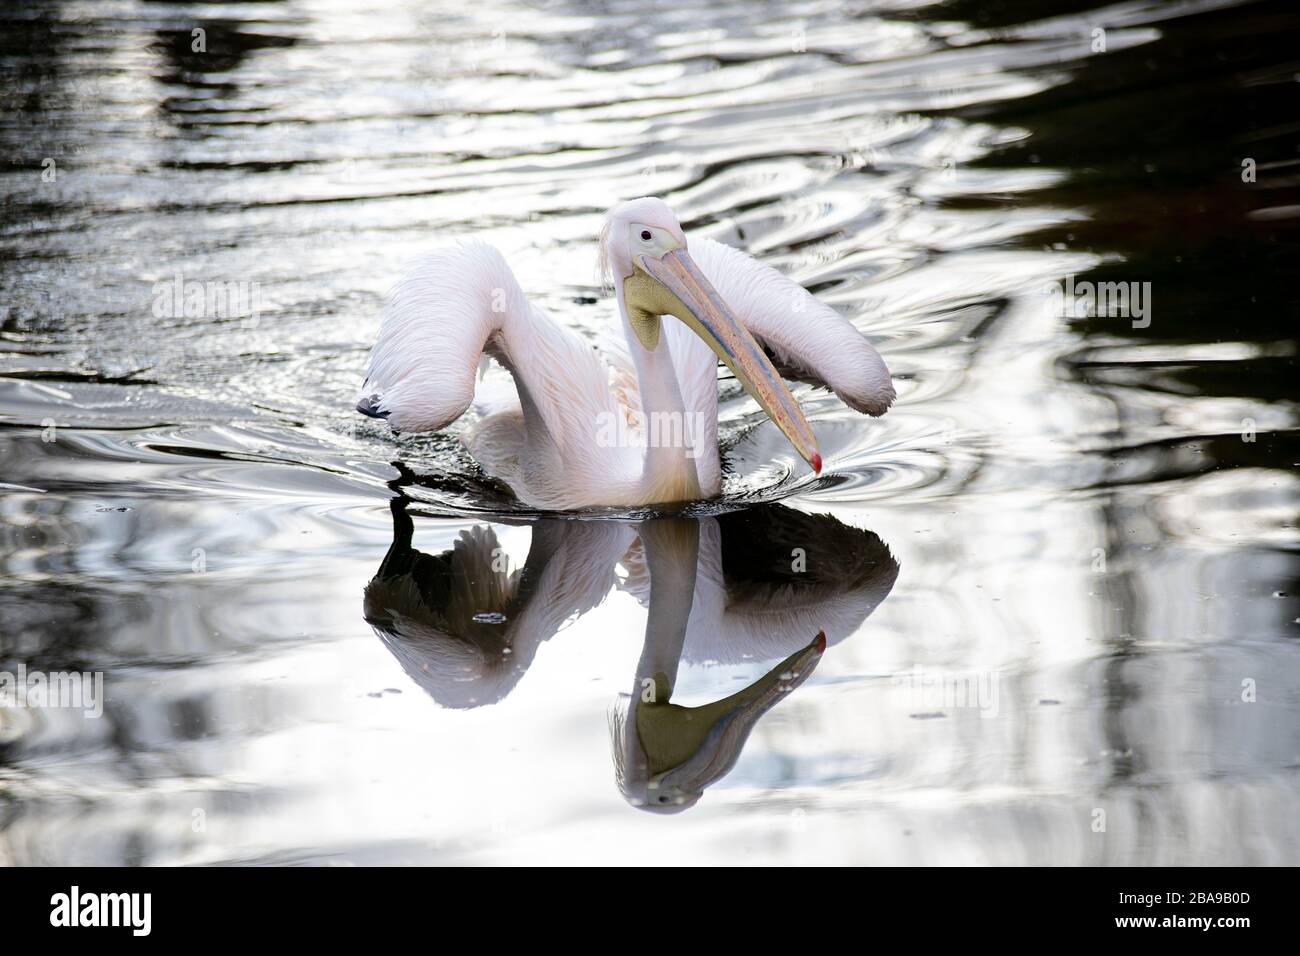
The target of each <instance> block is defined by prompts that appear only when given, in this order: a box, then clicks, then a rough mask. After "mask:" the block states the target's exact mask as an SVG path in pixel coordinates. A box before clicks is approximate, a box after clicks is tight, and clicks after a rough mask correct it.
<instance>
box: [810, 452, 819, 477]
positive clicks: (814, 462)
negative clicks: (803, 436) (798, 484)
mask: <svg viewBox="0 0 1300 956" xmlns="http://www.w3.org/2000/svg"><path fill="white" fill-rule="evenodd" d="M809 464H811V465H812V469H813V474H815V475H820V474H821V473H822V456H821V455H820V454H818V453H817V452H813V456H812V461H811V462H810V463H809Z"/></svg>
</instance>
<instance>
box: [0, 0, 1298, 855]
mask: <svg viewBox="0 0 1300 956" xmlns="http://www.w3.org/2000/svg"><path fill="white" fill-rule="evenodd" d="M1099 30H1100V31H1102V32H1100V33H1098V32H1097V31H1099ZM195 31H200V32H199V33H196V32H195ZM200 38H201V40H202V42H201V43H198V44H197V45H198V46H201V47H202V49H201V50H199V49H196V43H197V41H198V40H199V39H200ZM1099 41H1100V44H1099ZM1298 41H1300V23H1298V22H1297V18H1296V16H1295V13H1294V11H1293V10H1292V9H1291V6H1290V5H1289V4H1288V3H1285V2H1274V3H1270V2H1260V3H1245V2H1242V3H1232V2H1214V0H1190V2H1180V3H1172V4H1167V3H1156V2H1141V0H1137V2H1124V3H1117V4H1113V5H1109V6H1096V5H1095V3H1089V2H1069V3H1056V4H1053V3H1046V2H1041V0H1016V2H1002V3H989V2H978V3H976V2H966V0H954V2H949V3H945V4H935V5H927V4H924V3H918V2H908V0H896V2H890V0H886V2H860V3H839V2H830V0H823V2H817V0H809V2H796V3H793V4H792V3H767V2H757V0H755V2H744V3H741V2H734V3H723V4H711V3H703V2H698V0H692V2H688V3H686V4H684V5H680V4H679V5H675V6H668V7H656V8H655V9H654V10H653V11H647V8H646V6H645V5H644V4H641V3H631V2H624V0H609V2H591V3H587V2H578V0H534V2H531V3H529V2H523V0H520V2H509V0H485V2H483V3H478V4H474V5H472V6H471V7H470V8H468V9H467V8H465V6H464V5H462V4H453V3H444V2H410V3H401V2H392V3H390V2H384V3H380V2H378V0H371V2H369V3H366V2H362V3H354V2H342V0H284V2H261V3H257V2H255V3H214V4H181V3H165V2H161V3H160V2H144V0H107V2H96V3H91V2H63V3H42V4H37V3H18V4H10V5H9V6H8V7H7V8H6V11H5V12H4V13H3V14H0V95H2V97H3V100H2V102H0V106H3V119H2V120H0V142H2V143H3V146H4V149H3V159H2V160H0V162H2V165H0V426H3V427H2V428H0V483H2V484H0V581H2V583H3V589H2V590H0V670H7V671H10V672H13V671H15V670H16V669H17V668H18V666H19V665H20V664H21V665H23V666H25V667H26V668H28V669H29V670H33V671H42V672H56V671H86V672H98V673H102V674H103V675H104V688H105V697H106V701H105V706H104V713H103V715H102V717H99V718H86V717H84V716H83V715H82V714H81V713H80V712H77V711H72V710H58V709H37V708H7V709H2V710H0V862H5V863H11V864H57V863H65V864H115V863H125V864H204V863H259V862H311V863H321V862H357V863H379V862H383V863H417V862H418V863H453V862H469V863H501V862H512V863H513V862H587V861H590V862H610V863H634V864H643V863H665V862H673V863H717V862H755V863H814V862H817V863H841V862H857V863H902V864H920V863H927V864H928V863H946V864H967V863H978V864H1010V863H1032V864H1042V863H1049V864H1112V863H1114V864H1120V863H1126V864H1147V863H1164V864H1170V863H1173V864H1207V863H1227V864H1246V863H1249V864H1271V863H1289V864H1295V863H1297V862H1300V835H1298V834H1297V830H1296V827H1295V824H1294V821H1295V819H1296V817H1297V813H1298V811H1300V791H1298V789H1297V769H1298V768H1300V719H1298V718H1300V647H1297V643H1296V641H1297V635H1298V634H1300V601H1298V600H1297V598H1296V596H1295V595H1296V593H1297V592H1296V577H1297V573H1296V572H1297V544H1298V542H1300V536H1298V535H1297V528H1296V505H1297V497H1298V494H1297V492H1298V491H1300V488H1298V485H1300V482H1298V481H1297V474H1296V465H1297V462H1298V461H1300V443H1298V441H1297V434H1298V432H1297V430H1296V418H1297V415H1296V405H1295V398H1294V395H1295V390H1294V382H1295V380H1296V358H1295V356H1296V341H1295V319H1296V316H1297V295H1296V291H1295V287H1294V281H1293V277H1294V276H1296V275H1297V274H1300V271H1298V267H1300V256H1298V255H1297V253H1296V245H1295V240H1296V238H1297V229H1296V225H1297V223H1298V222H1300V190H1298V189H1297V186H1298V185H1300V178H1298V170H1300V165H1298V163H1300V160H1298V159H1297V156H1298V155H1300V153H1298V152H1297V148H1298V147H1300V98H1297V95H1296V94H1297V89H1298V87H1297V69H1298V67H1297V64H1296V60H1295V57H1294V50H1295V49H1296V44H1297V42H1298ZM1101 47H1104V49H1103V48H1101ZM1247 161H1249V163H1247ZM1243 164H1246V165H1248V166H1249V167H1250V168H1251V169H1252V170H1253V176H1250V177H1245V178H1250V179H1251V180H1252V181H1250V182H1246V181H1244V177H1243V174H1244V172H1245V170H1246V165H1243ZM645 194H655V195H660V196H663V197H664V198H666V199H667V200H668V201H669V202H670V203H671V204H672V205H673V207H674V209H675V210H676V211H677V212H678V214H679V216H680V217H681V219H682V221H683V224H684V226H685V227H686V229H687V230H688V231H689V232H690V233H691V234H694V235H706V236H710V237H713V238H716V239H719V240H721V241H724V242H728V243H731V244H734V245H737V246H739V247H741V248H744V249H746V250H748V251H749V252H751V253H753V254H754V255H756V256H759V257H760V258H762V259H763V260H764V261H766V262H769V263H771V264H773V265H774V266H776V267H778V268H780V269H782V270H783V271H785V272H786V273H788V274H790V275H792V276H794V277H795V278H797V279H798V280H799V281H800V282H802V283H803V284H804V285H805V286H806V287H807V288H809V289H810V290H812V291H814V292H815V293H816V294H818V295H819V296H821V297H822V298H824V299H825V300H826V301H827V302H829V303H831V304H832V305H834V306H835V307H836V308H837V309H839V310H841V311H842V312H843V313H844V314H845V315H847V316H849V317H850V318H852V319H853V321H854V322H855V323H857V324H858V326H859V327H860V328H861V329H862V330H863V331H864V332H865V333H866V334H868V335H869V336H870V337H871V339H872V341H873V342H874V343H875V344H876V345H877V347H878V348H879V349H880V350H881V352H882V354H883V355H884V357H885V359H886V361H887V362H888V364H889V366H890V368H891V370H892V371H893V372H894V374H895V382H896V385H897V387H898V390H899V394H900V400H899V402H898V404H897V406H896V407H895V408H894V409H893V410H892V411H891V412H890V413H889V414H888V415H887V416H885V417H884V418H883V419H880V420H869V419H866V418H863V417H861V416H858V415H856V414H854V413H852V412H849V411H847V410H846V409H845V408H844V407H843V406H842V405H841V404H840V403H839V402H838V400H836V399H835V398H834V396H831V395H828V394H826V393H821V392H815V391H812V390H810V389H808V388H806V387H799V388H798V389H797V390H796V394H797V395H798V397H799V398H800V400H801V403H802V404H803V405H804V407H805V409H806V410H807V412H808V414H809V418H810V420H811V422H812V424H813V427H814V430H815V431H816V433H817V436H818V440H819V444H820V446H821V449H822V454H823V455H824V456H825V458H826V460H827V467H826V471H825V472H824V474H823V476H822V477H821V478H819V479H814V478H812V477H811V476H810V475H809V474H808V473H807V469H806V468H804V467H803V466H802V465H800V464H799V463H798V462H797V461H796V460H795V458H794V455H793V452H792V451H790V450H789V448H788V446H786V445H785V443H784V441H783V439H781V437H780V435H779V433H777V432H776V430H775V428H774V427H773V426H771V425H770V423H768V424H765V423H764V421H763V419H762V417H761V416H760V415H758V414H757V412H756V409H755V408H754V406H753V405H752V403H750V402H749V401H748V400H747V399H746V398H745V397H744V395H743V393H742V392H741V391H740V389H739V388H738V387H737V385H736V384H735V383H734V382H733V381H731V380H730V379H729V378H728V377H726V376H723V377H722V380H721V383H720V387H721V388H722V390H723V397H724V402H723V406H722V414H723V419H724V427H723V433H724V439H725V441H726V443H727V445H728V447H729V452H728V463H729V471H728V474H727V477H726V487H725V490H726V497H725V499H724V500H723V501H722V502H720V503H715V504H712V505H709V506H706V507H700V508H696V509H693V510H692V511H691V513H690V514H688V515H686V516H677V517H667V516H662V515H658V514H653V513H645V514H638V515H624V516H610V515H607V514H606V515H600V516H587V517H586V518H585V519H583V520H573V519H566V518H558V517H556V516H537V515H534V514H531V513H528V512H527V511H526V509H522V508H520V507H518V506H517V505H515V504H514V503H512V502H511V501H510V500H509V499H508V498H507V497H505V496H503V495H502V493H501V490H500V489H499V488H498V487H496V486H494V485H493V484H492V483H491V482H488V481H486V480H485V479H484V477H483V476H482V475H481V474H479V473H478V472H477V470H476V468H475V466H474V464H473V462H472V461H471V460H470V459H469V458H468V457H467V456H466V455H465V453H464V452H463V451H462V450H461V449H460V447H459V444H458V443H457V441H456V439H455V430H454V429H453V431H452V432H451V433H449V434H446V435H439V436H407V437H402V438H399V439H393V438H392V437H391V436H390V435H388V434H386V429H384V428H383V427H382V426H381V425H380V424H379V423H376V422H372V421H368V420H363V419H360V418H359V417H358V416H357V415H355V413H354V412H353V411H352V399H353V396H354V394H355V392H356V389H357V387H358V385H359V383H360V381H361V378H362V376H363V374H364V367H365V363H366V356H367V351H368V349H369V345H370V343H371V342H372V341H373V337H374V335H375V332H376V330H377V328H378V323H379V316H380V310H381V308H382V304H383V298H384V295H385V293H386V291H387V289H388V288H389V287H390V286H391V285H392V283H393V282H394V281H395V280H396V278H397V277H398V275H399V273H400V268H401V264H402V263H403V261H404V260H406V259H408V258H409V257H411V256H412V255H414V254H415V253H417V252H419V251H420V250H421V249H423V248H426V247H427V246H429V245H431V244H435V243H437V242H438V241H442V240H446V239H448V238H452V237H459V236H476V237H479V238H483V239H486V240H488V241H490V242H492V243H494V244H496V245H497V246H499V247H500V248H501V249H502V251H503V252H504V253H505V254H506V256H507V258H508V259H509V260H510V262H511V264H512V266H513V267H514V269H515V270H516V272H517V274H518V276H519V279H520V282H521V284H522V285H523V287H524V288H525V289H527V290H529V292H530V293H531V294H533V295H534V296H536V298H537V300H538V301H540V302H541V303H542V304H543V305H544V306H545V307H546V308H548V309H549V310H551V311H552V312H553V313H554V314H555V315H557V316H558V317H560V318H562V319H563V320H564V321H566V322H570V323H573V324H574V325H576V326H578V327H580V328H582V329H583V330H585V331H588V332H590V333H591V334H593V335H595V333H596V332H598V331H599V330H600V329H601V328H602V327H604V326H606V325H607V324H608V323H610V322H611V321H614V316H615V313H614V307H613V305H612V303H611V302H610V300H609V299H608V298H607V297H606V296H605V295H604V294H603V293H602V291H601V290H600V288H599V286H598V283H597V281H596V277H595V258H596V255H595V253H596V250H595V235H596V232H597V230H598V228H599V223H600V220H601V217H602V215H603V213H604V210H605V209H606V208H608V207H609V206H610V205H612V204H613V203H615V202H617V201H619V200H622V199H626V198H630V197H633V196H637V195H645ZM178 277H179V279H178ZM177 281H179V282H180V283H181V288H182V289H184V288H185V283H190V282H197V283H202V284H207V285H206V286H204V288H209V287H211V286H212V285H213V284H218V283H220V284H223V285H224V284H225V283H237V284H242V285H239V286H237V288H239V289H243V290H246V291H250V292H252V290H254V289H255V290H256V291H255V293H253V294H255V295H256V297H257V298H256V305H257V308H256V314H248V313H249V312H250V311H251V310H241V309H239V308H231V307H229V306H228V307H226V308H213V307H212V306H213V303H211V302H209V301H207V300H204V301H203V302H201V303H199V304H198V305H196V306H195V307H194V308H190V309H187V308H184V307H181V306H179V305H178V304H177V302H176V301H175V300H174V297H173V299H172V301H170V303H169V299H168V297H169V295H170V293H169V292H168V289H169V288H175V283H176V282H177ZM1067 281H1073V282H1101V281H1106V282H1126V283H1127V282H1137V283H1150V285H1149V290H1150V292H1149V296H1150V297H1149V300H1148V302H1147V304H1148V305H1149V306H1150V308H1149V311H1148V314H1147V315H1146V316H1145V317H1141V316H1138V317H1135V316H1132V315H1124V314H1114V310H1106V311H1104V312H1103V314H1100V315H1095V316H1091V317H1090V316H1086V315H1079V316H1070V315H1063V314H1062V310H1061V309H1060V307H1059V301H1058V300H1056V299H1054V298H1053V296H1052V295H1050V294H1048V293H1049V290H1051V289H1053V288H1061V287H1062V285H1063V284H1064V283H1065V282H1067ZM799 550H802V552H803V559H804V561H805V565H804V567H802V568H796V567H795V566H794V565H795V564H796V563H797V561H798V560H799V555H798V554H797V553H796V552H797V551H799ZM656 555H657V556H658V558H656ZM494 560H497V561H498V563H497V564H495V565H494V564H493V561H494ZM656 560H657V561H658V562H659V565H660V566H661V567H663V568H667V569H668V570H666V571H663V572H661V573H660V574H659V575H657V576H655V575H652V574H651V569H652V567H653V566H654V565H655V562H656ZM652 577H655V578H656V580H655V581H654V587H652V581H651V578H652ZM819 631H821V632H824V646H823V643H822V641H821V640H819V638H818V632H819ZM647 688H649V691H650V693H651V696H652V697H653V698H654V699H653V700H652V701H646V700H643V697H644V695H645V693H646V691H647ZM967 691H970V692H971V694H966V692H967ZM972 694H973V696H971V695H972ZM719 702H722V703H719ZM692 708H694V710H690V712H689V713H688V710H689V709H692ZM688 718H689V719H688ZM705 724H707V726H708V727H709V728H712V730H711V731H710V732H701V731H700V728H701V726H703V725H705ZM638 760H639V761H640V763H638ZM645 767H651V771H650V772H649V776H655V774H656V773H657V774H658V775H659V776H660V778H661V779H667V780H668V781H669V783H670V784H671V786H668V785H665V786H663V787H662V788H648V787H647V785H646V778H647V773H646V772H645ZM674 768H677V769H676V770H674ZM666 771H673V772H674V773H675V775H674V776H670V777H666V778H665V777H664V776H663V775H664V773H665V772H666ZM664 794H667V795H668V797H669V799H668V801H667V805H666V807H665V808H666V809H669V810H674V811H677V812H674V813H671V814H668V815H664V814H661V813H651V812H647V810H648V809H653V808H654V805H655V804H656V803H658V802H659V800H658V798H659V797H660V796H663V795H664ZM661 809H664V808H661ZM1099 823H1100V824H1102V825H1104V829H1101V827H1100V826H1099Z"/></svg>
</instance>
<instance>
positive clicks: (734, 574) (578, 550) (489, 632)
mask: <svg viewBox="0 0 1300 956" xmlns="http://www.w3.org/2000/svg"><path fill="white" fill-rule="evenodd" d="M409 503H410V502H409V499H407V498H406V497H405V496H404V495H401V494H399V495H398V496H397V497H395V498H394V499H393V500H392V502H391V509H392V515H393V543H392V546H391V547H390V548H389V550H388V553H387V554H386V555H385V556H384V560H383V562H382V563H381V564H380V566H379V570H378V571H377V572H376V573H375V576H374V578H373V579H372V580H371V581H370V583H369V584H368V585H367V587H366V590H365V604H364V606H365V618H366V621H367V622H369V623H370V624H371V626H372V627H373V628H374V629H375V632H376V633H377V634H378V635H379V637H380V639H381V640H382V641H383V642H384V645H385V646H386V647H387V648H388V649H389V650H390V651H391V652H392V654H393V656H394V657H396V658H397V660H398V662H399V663H400V664H401V666H402V668H403V669H404V670H405V671H406V673H407V674H408V675H409V676H410V678H411V679H412V680H413V681H415V682H416V683H417V684H418V685H419V686H420V687H422V688H423V689H424V690H425V691H426V692H427V693H428V694H429V696H430V697H432V698H433V699H434V700H435V701H437V702H438V703H439V704H441V705H443V706H445V707H455V708H472V707H481V706H484V705H486V704H492V703H496V702H497V701H499V700H501V699H502V698H504V697H505V696H506V695H507V694H509V693H510V691H511V690H512V689H513V688H514V687H515V685H516V684H517V683H518V682H519V680H520V678H521V677H522V676H523V675H524V673H525V672H526V671H527V670H528V668H529V667H530V666H531V665H532V662H533V660H534V658H535V657H536V654H537V650H538V648H539V647H540V646H541V644H542V643H543V642H545V641H547V640H550V639H551V638H552V637H553V636H554V635H555V634H556V633H557V632H558V631H559V630H560V628H561V627H562V626H563V625H564V624H565V623H566V622H568V621H570V620H572V619H573V618H574V617H575V616H577V615H581V614H583V613H585V612H586V611H588V610H590V609H592V608H594V607H595V606H596V605H598V604H600V603H601V602H602V601H603V600H604V599H605V597H606V596H607V595H608V594H609V592H610V591H611V590H613V589H615V588H617V589H620V590H624V591H627V592H629V593H631V594H632V595H633V596H634V597H635V598H636V599H637V600H638V601H639V602H640V603H641V604H642V605H644V606H646V608H647V614H646V625H645V640H644V644H643V648H642V653H641V657H640V661H639V663H638V665H637V669H636V674H635V675H634V679H633V683H632V685H631V688H630V692H629V693H628V694H627V695H625V696H624V697H622V698H621V699H620V700H619V702H618V703H617V704H616V705H615V707H614V709H613V712H612V716H611V721H610V727H611V737H612V745H613V751H614V766H615V777H616V780H617V783H618V786H619V789H620V791H621V792H622V793H623V796H624V797H625V799H627V801H628V802H629V803H631V804H632V805H634V806H638V807H643V808H645V809H647V810H654V811H658V812H675V811H678V810H682V809H685V808H686V807H689V806H692V805H693V804H694V803H695V802H697V801H698V800H699V798H700V796H701V795H702V794H703V793H704V791H705V789H706V788H708V787H709V786H711V785H712V784H714V783H716V782H717V781H718V780H720V779H722V778H723V777H724V776H725V775H726V774H727V772H728V771H730V769H731V768H732V767H733V766H734V765H735V762H736V760H737V759H738V758H739V756H740V752H741V750H742V749H743V747H744V744H745V741H746V739H747V738H748V736H749V734H750V732H751V731H752V730H753V728H754V726H755V725H756V724H757V722H758V720H759V719H760V718H761V717H762V715H763V714H764V713H766V712H767V711H768V710H770V709H771V708H772V707H773V706H774V705H775V704H776V703H777V702H778V701H779V700H780V699H781V698H782V697H784V696H785V695H786V694H788V693H789V692H790V691H791V690H793V689H795V688H796V687H798V686H799V685H800V684H801V683H803V682H804V681H805V680H806V679H807V678H808V676H809V674H811V673H812V671H813V670H814V669H815V668H816V666H817V664H818V662H819V661H820V660H821V658H822V655H823V654H824V653H825V652H826V650H827V648H828V647H833V646H834V645H835V644H836V643H838V642H839V641H841V640H843V639H844V638H846V637H848V636H849V635H851V634H853V633H855V632H856V631H857V630H858V629H859V628H860V626H861V625H862V622H863V621H864V620H865V619H866V618H867V616H868V615H870V614H871V613H872V611H874V610H875V608H876V607H877V605H879V604H880V602H881V601H883V600H884V599H885V597H886V596H887V595H888V594H889V591H890V589H891V588H892V587H893V584H894V580H895V578H896V577H897V575H898V564H897V562H895V561H894V559H893V557H892V556H891V555H890V553H889V549H888V547H887V546H886V545H885V544H884V543H883V542H882V541H881V540H880V539H879V538H878V537H877V536H876V535H875V534H873V533H872V532H869V531H863V530H860V529H857V528H853V527H850V526H848V525H845V524H843V523H841V522H840V521H838V520H836V519H835V518H833V517H830V516H828V515H809V514H804V513H803V512H800V511H795V510H793V509H791V508H786V507H783V506H781V505H764V506H761V507H755V508H751V509H749V510H746V511H742V512H736V513H733V514H726V515H721V516H718V517H704V518H693V517H671V518H667V517H665V518H649V519H644V520H640V521H635V522H631V521H629V522H620V521H606V520H573V519H538V520H535V521H531V522H525V523H526V524H527V525H528V526H529V527H530V529H531V540H530V543H529V549H528V556H527V558H526V559H525V561H524V563H523V566H522V567H518V568H515V569H511V568H510V567H509V566H508V564H507V561H506V559H505V551H504V550H503V549H502V548H501V546H500V543H499V541H498V539H497V534H496V531H495V530H494V528H493V527H492V526H489V525H480V526H476V527H474V528H472V529H470V530H467V531H462V532H461V534H460V536H459V538H458V539H457V540H456V541H455V543H454V544H453V546H452V547H451V548H450V549H449V550H446V551H444V552H442V553H440V554H426V553H424V552H421V551H419V550H417V549H416V548H415V547H414V544H413V537H414V532H415V526H414V521H413V520H412V518H411V516H410V515H409V514H408V511H407V508H408V505H409ZM683 662H686V663H687V664H692V663H694V664H703V663H719V664H739V663H753V662H771V666H770V667H768V668H767V670H766V673H764V674H763V676H761V677H760V678H758V679H757V680H755V681H753V682H752V683H751V684H749V685H748V686H747V687H745V688H744V689H742V690H740V691H737V692H736V693H734V694H731V695H729V696H727V697H724V698H722V699H721V700H715V701H706V702H703V703H698V704H695V705H693V706H684V705H682V704H681V703H680V702H679V701H675V700H674V699H673V694H674V690H675V688H676V685H677V675H678V670H679V668H680V666H681V664H682V663H683Z"/></svg>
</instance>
